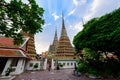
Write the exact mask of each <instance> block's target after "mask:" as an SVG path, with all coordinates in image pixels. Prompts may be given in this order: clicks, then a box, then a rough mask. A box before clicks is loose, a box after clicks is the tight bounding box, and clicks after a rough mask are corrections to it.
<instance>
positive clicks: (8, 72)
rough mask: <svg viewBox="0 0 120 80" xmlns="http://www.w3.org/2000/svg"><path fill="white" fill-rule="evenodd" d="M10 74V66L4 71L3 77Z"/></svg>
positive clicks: (11, 69) (11, 70)
mask: <svg viewBox="0 0 120 80" xmlns="http://www.w3.org/2000/svg"><path fill="white" fill-rule="evenodd" d="M11 72H13V68H12V66H10V67H8V68H7V70H6V71H5V76H9V75H10V73H11Z"/></svg>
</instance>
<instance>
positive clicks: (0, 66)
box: [0, 58, 8, 74]
mask: <svg viewBox="0 0 120 80" xmlns="http://www.w3.org/2000/svg"><path fill="white" fill-rule="evenodd" d="M7 60H8V58H0V74H1V73H2V72H3V69H4V67H5V65H6V62H7Z"/></svg>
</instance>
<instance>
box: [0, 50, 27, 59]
mask: <svg viewBox="0 0 120 80" xmlns="http://www.w3.org/2000/svg"><path fill="white" fill-rule="evenodd" d="M0 57H25V56H23V55H22V54H21V52H20V51H19V50H6V49H5V50H4V49H3V50H0Z"/></svg>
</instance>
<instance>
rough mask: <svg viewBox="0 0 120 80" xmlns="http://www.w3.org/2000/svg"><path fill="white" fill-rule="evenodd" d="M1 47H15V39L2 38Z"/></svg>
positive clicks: (0, 40)
mask: <svg viewBox="0 0 120 80" xmlns="http://www.w3.org/2000/svg"><path fill="white" fill-rule="evenodd" d="M0 46H1V47H13V46H15V45H14V42H13V38H6V37H0Z"/></svg>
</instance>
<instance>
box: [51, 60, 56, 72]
mask: <svg viewBox="0 0 120 80" xmlns="http://www.w3.org/2000/svg"><path fill="white" fill-rule="evenodd" d="M54 68H55V66H54V59H52V66H51V69H52V70H53V69H54Z"/></svg>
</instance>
